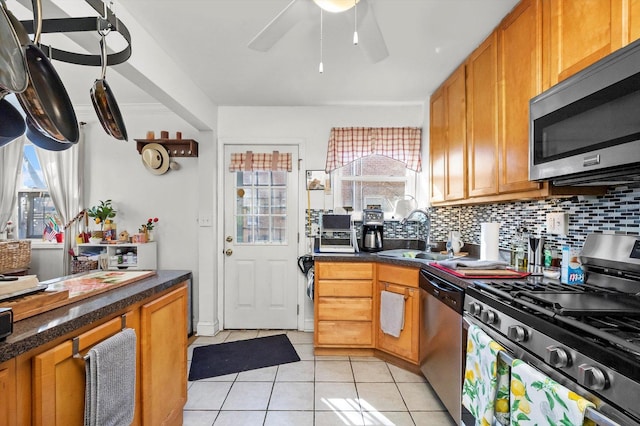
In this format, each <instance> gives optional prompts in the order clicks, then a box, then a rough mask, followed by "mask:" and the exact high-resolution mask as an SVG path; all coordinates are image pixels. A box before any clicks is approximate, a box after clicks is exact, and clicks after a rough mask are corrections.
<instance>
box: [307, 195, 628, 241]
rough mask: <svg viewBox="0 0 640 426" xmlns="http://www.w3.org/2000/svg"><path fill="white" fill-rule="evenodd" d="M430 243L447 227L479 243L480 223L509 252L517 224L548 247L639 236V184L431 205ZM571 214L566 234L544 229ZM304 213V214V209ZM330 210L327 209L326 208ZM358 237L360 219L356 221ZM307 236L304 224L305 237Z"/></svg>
mask: <svg viewBox="0 0 640 426" xmlns="http://www.w3.org/2000/svg"><path fill="white" fill-rule="evenodd" d="M429 210H430V212H431V231H430V236H431V241H434V242H435V241H446V240H447V238H448V235H449V232H451V231H457V230H459V231H460V232H461V233H462V239H463V241H464V242H466V243H472V244H480V224H481V223H483V222H499V223H501V224H502V225H501V227H500V248H501V249H503V250H509V249H510V247H509V245H510V242H511V241H512V240H513V239H514V237H516V230H517V229H518V227H524V228H526V229H527V230H529V231H530V232H533V233H536V234H537V233H538V232H539V233H540V235H542V236H543V237H545V239H546V241H547V244H549V246H550V248H552V249H560V247H561V246H563V245H567V244H568V245H571V246H574V247H578V248H579V247H582V245H583V243H584V240H585V239H586V237H587V235H589V234H591V233H605V234H623V235H640V183H637V184H633V185H628V186H620V187H616V188H611V189H609V191H607V193H606V194H605V195H603V196H597V197H596V196H592V197H589V196H585V197H574V198H570V199H552V200H527V201H516V202H508V203H496V204H486V205H476V206H452V207H431V208H430V209H429ZM321 212H322V210H312V211H311V221H312V222H313V223H318V217H319V215H320V213H321ZM550 212H565V213H568V214H569V233H568V235H551V234H547V232H546V214H547V213H550ZM307 213H308V212H307ZM328 213H329V212H328ZM355 225H356V229H357V230H358V238H361V225H362V222H355ZM425 231H426V228H425V227H424V226H423V224H422V223H421V222H409V223H407V225H406V226H403V225H401V224H400V223H399V222H385V225H384V238H385V239H386V238H421V239H422V238H423V236H424V233H425ZM309 235H310V229H309V225H308V224H307V236H309Z"/></svg>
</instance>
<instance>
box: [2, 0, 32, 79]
mask: <svg viewBox="0 0 640 426" xmlns="http://www.w3.org/2000/svg"><path fill="white" fill-rule="evenodd" d="M0 3H1V4H0V40H2V42H0V90H2V89H4V90H7V91H9V92H22V91H24V89H26V88H27V83H28V81H29V78H28V75H27V62H26V59H25V56H24V51H23V49H22V45H21V44H20V40H19V39H18V35H17V34H16V31H15V30H14V28H13V24H12V23H11V21H10V19H9V15H8V14H7V11H6V10H5V8H4V1H1V2H0Z"/></svg>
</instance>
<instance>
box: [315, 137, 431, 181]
mask: <svg viewBox="0 0 640 426" xmlns="http://www.w3.org/2000/svg"><path fill="white" fill-rule="evenodd" d="M421 135H422V130H421V129H420V128H417V127H338V128H336V127H334V128H333V129H331V136H330V137H329V148H328V150H327V163H326V166H325V171H326V172H327V173H329V172H331V171H333V170H335V169H338V168H340V167H343V166H346V165H347V164H349V163H352V162H353V161H355V160H357V159H359V158H362V157H365V156H367V155H373V154H377V155H383V156H385V157H389V158H393V159H394V160H398V161H401V162H403V163H404V164H405V165H406V166H407V168H408V169H411V170H414V171H416V172H419V171H420V170H421V169H422V163H421V160H420V141H421Z"/></svg>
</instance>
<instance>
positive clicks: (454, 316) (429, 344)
mask: <svg viewBox="0 0 640 426" xmlns="http://www.w3.org/2000/svg"><path fill="white" fill-rule="evenodd" d="M420 289H421V293H422V294H421V295H420V298H421V300H422V301H421V303H422V316H421V324H420V339H421V342H420V347H421V348H422V351H423V356H422V359H421V362H420V370H422V373H423V374H424V376H425V377H426V378H427V380H428V381H429V383H430V384H431V387H433V390H434V391H435V392H436V394H438V397H439V398H440V400H441V401H442V403H443V404H444V406H445V407H446V408H447V410H448V411H449V413H450V414H451V416H452V417H453V419H454V420H455V422H456V424H460V421H461V406H462V374H463V350H462V346H463V342H462V340H463V330H462V309H463V302H464V289H462V288H460V287H457V286H455V285H454V284H451V283H449V282H447V281H445V280H443V279H441V278H439V277H437V276H435V275H433V274H431V273H430V272H428V271H426V270H424V269H423V270H421V271H420Z"/></svg>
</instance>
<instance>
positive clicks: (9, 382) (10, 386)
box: [0, 359, 18, 426]
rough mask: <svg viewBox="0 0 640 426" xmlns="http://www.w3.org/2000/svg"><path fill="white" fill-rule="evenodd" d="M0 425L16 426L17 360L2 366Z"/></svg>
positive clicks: (0, 378) (0, 377) (0, 374)
mask: <svg viewBox="0 0 640 426" xmlns="http://www.w3.org/2000/svg"><path fill="white" fill-rule="evenodd" d="M0 395H2V397H0V425H7V426H16V425H17V424H18V420H17V413H16V407H17V392H16V360H15V359H11V360H9V361H6V362H3V363H1V364H0Z"/></svg>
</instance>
